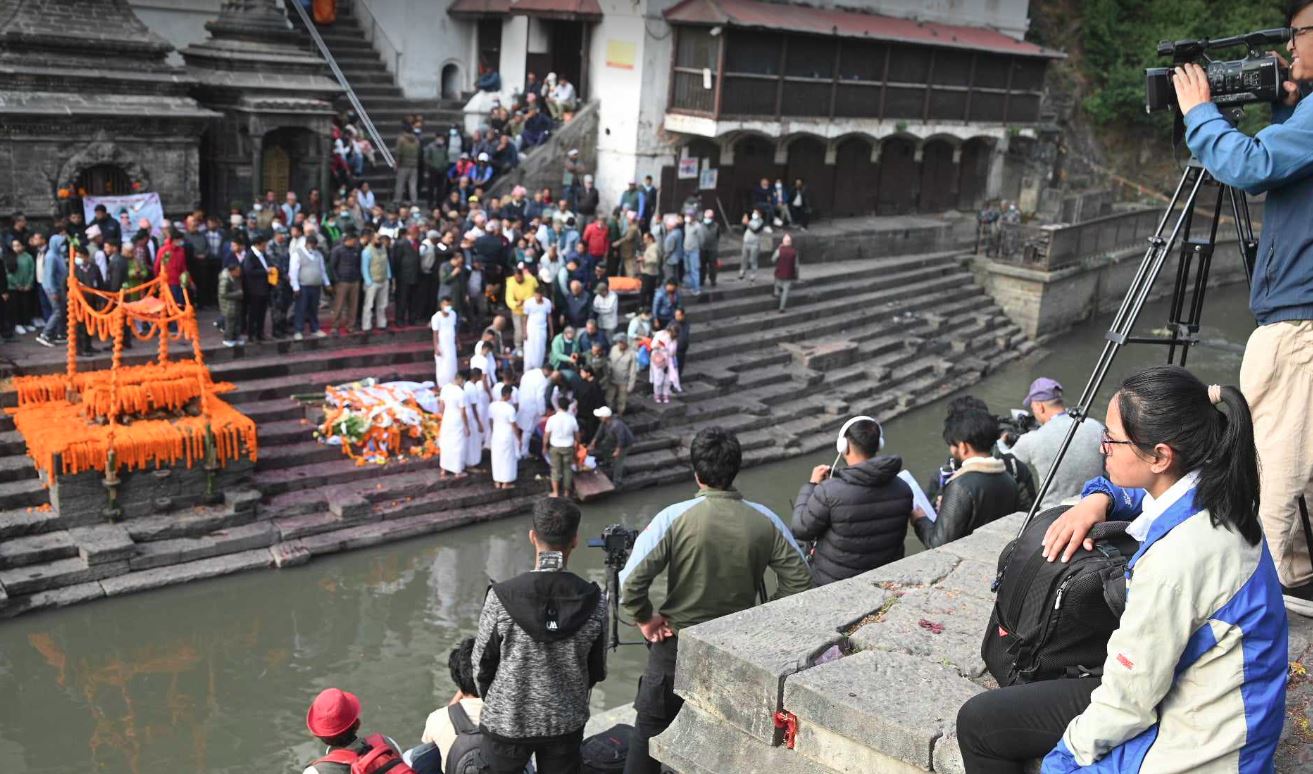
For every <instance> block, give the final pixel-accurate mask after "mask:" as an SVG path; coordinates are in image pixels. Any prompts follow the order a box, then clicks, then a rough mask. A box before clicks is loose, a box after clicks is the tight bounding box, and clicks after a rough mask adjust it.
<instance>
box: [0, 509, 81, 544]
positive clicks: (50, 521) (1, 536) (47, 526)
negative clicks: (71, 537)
mask: <svg viewBox="0 0 1313 774" xmlns="http://www.w3.org/2000/svg"><path fill="white" fill-rule="evenodd" d="M64 526H65V521H64V520H63V519H61V518H60V516H59V512H58V511H56V510H54V509H48V510H44V511H38V510H35V509H28V508H23V509H21V510H13V511H4V512H0V540H10V539H12V538H16V537H22V536H24V535H36V534H40V533H42V532H50V531H51V530H55V529H62V528H63V527H64Z"/></svg>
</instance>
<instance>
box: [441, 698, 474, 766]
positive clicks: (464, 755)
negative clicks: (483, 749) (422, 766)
mask: <svg viewBox="0 0 1313 774" xmlns="http://www.w3.org/2000/svg"><path fill="white" fill-rule="evenodd" d="M447 717H448V718H450V719H451V725H452V727H454V728H455V729H456V741H454V742H452V743H451V748H450V749H448V750H447V760H446V763H445V765H444V766H443V769H442V770H443V772H444V774H480V772H482V771H483V754H482V753H480V752H479V744H480V743H481V742H482V741H483V734H481V733H479V727H478V726H476V725H474V723H472V722H471V721H470V716H469V715H467V714H465V708H464V707H462V706H460V702H456V703H455V704H450V705H448V706H447Z"/></svg>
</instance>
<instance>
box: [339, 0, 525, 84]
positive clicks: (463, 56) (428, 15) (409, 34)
mask: <svg viewBox="0 0 1313 774" xmlns="http://www.w3.org/2000/svg"><path fill="white" fill-rule="evenodd" d="M355 2H356V4H357V7H359V6H361V5H363V6H364V7H365V8H366V10H367V11H368V12H369V13H370V14H372V15H373V17H374V19H375V21H377V23H378V26H379V28H380V29H381V30H382V32H383V34H384V35H386V36H387V39H388V40H390V41H391V42H392V45H393V46H395V47H396V48H397V49H398V50H400V51H401V68H400V72H399V73H397V74H396V75H397V85H398V86H400V87H401V91H402V93H404V94H405V96H406V97H408V98H410V99H437V98H438V97H439V96H440V94H441V89H442V68H443V66H444V65H446V64H449V63H454V64H456V65H458V66H459V67H460V71H461V90H462V91H468V90H470V89H472V88H474V79H475V78H476V77H477V76H478V72H477V70H478V65H477V62H476V61H475V53H474V48H475V42H476V40H475V36H476V25H475V23H474V22H471V21H465V20H463V19H456V18H453V17H451V16H449V15H447V5H449V3H446V2H435V0H355ZM356 15H357V17H358V18H359V19H360V20H361V24H362V26H363V25H365V24H367V23H368V21H367V19H368V16H367V15H366V14H364V13H360V12H359V11H357V14H356ZM374 47H375V48H386V45H385V44H383V45H380V44H379V43H378V42H376V43H375V45H374ZM504 48H505V45H504V44H503V49H504ZM385 58H386V56H385ZM504 77H505V73H503V78H504ZM521 78H523V76H521Z"/></svg>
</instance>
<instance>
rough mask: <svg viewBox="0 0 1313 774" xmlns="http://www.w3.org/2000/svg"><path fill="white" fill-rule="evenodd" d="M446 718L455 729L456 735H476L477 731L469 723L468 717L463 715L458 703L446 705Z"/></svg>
mask: <svg viewBox="0 0 1313 774" xmlns="http://www.w3.org/2000/svg"><path fill="white" fill-rule="evenodd" d="M447 717H448V718H450V719H451V725H452V726H454V727H455V728H456V733H458V734H477V733H479V729H478V727H477V726H475V725H474V723H473V722H471V721H470V716H469V715H468V714H466V713H465V708H464V707H462V706H460V702H456V703H455V704H448V705H447Z"/></svg>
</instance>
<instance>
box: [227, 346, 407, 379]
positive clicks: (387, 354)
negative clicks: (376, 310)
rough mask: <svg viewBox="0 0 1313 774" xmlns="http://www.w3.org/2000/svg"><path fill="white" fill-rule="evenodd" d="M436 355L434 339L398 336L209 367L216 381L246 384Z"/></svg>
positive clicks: (295, 351)
mask: <svg viewBox="0 0 1313 774" xmlns="http://www.w3.org/2000/svg"><path fill="white" fill-rule="evenodd" d="M432 357H433V343H432V339H431V338H430V339H428V340H427V341H425V340H420V339H415V338H413V337H410V336H407V337H406V338H405V339H403V340H401V341H398V340H397V337H392V336H387V335H386V334H385V335H384V336H382V337H376V339H375V341H374V343H373V344H369V345H367V344H361V345H358V346H355V347H348V348H340V349H338V348H335V349H328V350H318V349H304V350H293V351H289V352H286V353H283V354H281V355H279V356H278V357H260V358H255V359H251V360H246V359H243V360H234V361H231V362H228V363H215V364H213V365H211V366H210V373H211V374H212V375H213V377H214V379H215V381H225V382H233V383H235V384H238V385H242V384H245V383H246V382H248V381H250V380H251V379H255V378H261V379H265V378H272V377H275V376H291V375H294V374H300V373H311V372H315V371H327V370H341V371H344V372H345V371H355V370H359V369H360V368H366V367H374V366H377V365H385V364H388V363H407V362H413V361H415V360H416V359H419V358H429V359H431V358H432Z"/></svg>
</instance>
